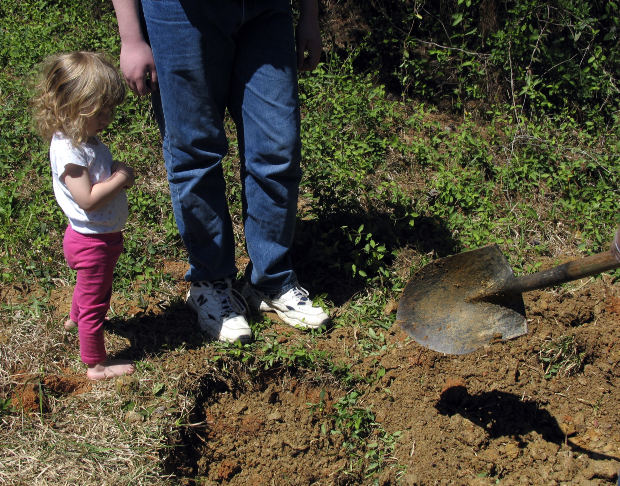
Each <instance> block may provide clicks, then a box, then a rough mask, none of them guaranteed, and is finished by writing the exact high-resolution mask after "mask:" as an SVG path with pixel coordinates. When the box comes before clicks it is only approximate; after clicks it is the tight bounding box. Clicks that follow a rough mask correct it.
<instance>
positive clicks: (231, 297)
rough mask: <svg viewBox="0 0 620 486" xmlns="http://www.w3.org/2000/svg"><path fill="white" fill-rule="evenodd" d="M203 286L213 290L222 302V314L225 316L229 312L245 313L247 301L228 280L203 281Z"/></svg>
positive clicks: (229, 313) (228, 314)
mask: <svg viewBox="0 0 620 486" xmlns="http://www.w3.org/2000/svg"><path fill="white" fill-rule="evenodd" d="M202 284H203V285H204V286H206V287H208V288H209V289H211V290H212V291H213V293H214V294H216V296H217V297H218V298H219V300H220V302H221V303H222V314H223V315H224V316H225V317H228V316H230V315H231V314H245V312H246V309H247V306H248V305H247V303H246V301H245V299H244V298H243V296H242V295H241V294H240V293H239V292H238V291H236V290H235V289H233V287H232V283H231V282H229V281H218V282H203V283H202Z"/></svg>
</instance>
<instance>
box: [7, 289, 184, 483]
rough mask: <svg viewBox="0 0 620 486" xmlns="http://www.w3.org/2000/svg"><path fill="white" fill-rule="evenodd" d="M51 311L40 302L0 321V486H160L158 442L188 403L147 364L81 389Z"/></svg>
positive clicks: (68, 338) (78, 370)
mask: <svg viewBox="0 0 620 486" xmlns="http://www.w3.org/2000/svg"><path fill="white" fill-rule="evenodd" d="M52 310H53V308H52V307H50V306H47V305H46V304H45V303H44V302H43V301H40V302H39V303H36V302H35V303H32V302H31V303H30V304H13V305H10V304H6V305H5V307H4V309H3V310H2V312H1V314H0V318H1V319H2V320H1V325H0V339H1V340H2V346H0V464H1V467H0V484H6V485H22V484H23V485H26V484H28V485H36V484H71V485H75V484H80V485H90V484H93V485H95V484H96V485H121V484H132V485H141V484H145V485H146V484H148V485H159V484H170V477H169V476H168V475H166V474H165V473H164V472H163V471H162V463H163V461H164V459H165V455H166V441H167V440H168V439H167V437H168V436H169V435H170V433H171V430H172V429H173V428H174V427H175V425H174V424H175V421H176V420H177V419H178V418H179V416H180V415H182V414H183V413H186V411H187V409H188V408H189V407H190V406H191V405H190V403H189V402H190V399H189V397H188V396H185V395H181V394H179V393H178V391H177V390H178V376H177V377H168V375H167V374H166V373H165V372H164V371H163V369H162V368H161V366H159V365H158V364H157V360H156V359H154V360H153V361H152V362H151V360H149V364H148V365H146V364H145V362H138V371H137V373H136V375H134V376H135V379H133V380H130V381H127V382H123V380H120V379H119V380H116V381H107V382H97V383H91V382H90V381H89V380H87V379H86V376H85V368H84V365H83V364H82V363H81V362H80V361H79V358H78V345H77V336H76V335H75V334H70V333H66V332H63V331H62V326H61V325H60V323H59V322H58V320H57V319H56V318H55V317H54V313H53V312H52ZM106 340H107V342H108V344H110V345H111V346H109V347H111V348H112V349H114V348H120V347H121V346H122V343H123V339H121V338H117V337H114V336H106ZM153 383H160V384H161V385H160V386H159V387H158V388H159V389H162V390H164V392H161V393H160V392H158V393H156V394H155V393H153V390H154V386H153ZM166 390H170V392H167V391H166Z"/></svg>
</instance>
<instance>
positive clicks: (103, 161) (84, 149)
mask: <svg viewBox="0 0 620 486" xmlns="http://www.w3.org/2000/svg"><path fill="white" fill-rule="evenodd" d="M50 163H51V166H52V182H53V186H54V195H55V196H56V201H58V204H59V205H60V207H61V208H62V210H63V211H64V213H65V214H66V215H67V218H69V224H71V227H72V228H73V229H74V230H75V231H77V232H78V233H83V234H93V233H115V232H117V231H121V230H122V229H123V227H124V226H125V222H126V221H127V214H128V209H127V194H126V193H125V191H124V190H123V191H120V192H119V193H118V194H117V195H116V196H115V197H114V199H112V200H110V201H109V202H108V203H107V204H106V205H105V206H102V207H100V208H99V209H96V210H94V211H88V212H86V211H84V210H83V209H82V208H80V206H78V204H77V203H76V202H75V201H74V200H73V197H72V196H71V193H70V192H69V189H68V188H67V186H66V184H65V181H64V174H65V170H66V166H67V164H75V165H80V166H82V167H86V168H88V174H89V176H90V182H91V184H96V183H98V182H102V181H104V180H106V179H107V178H108V177H110V176H111V175H112V164H113V163H114V161H113V160H112V154H111V153H110V151H109V150H108V147H106V146H105V145H104V144H103V143H101V142H100V141H99V139H95V143H92V144H91V143H90V142H89V143H84V144H82V145H80V146H79V147H76V146H75V145H73V144H72V143H71V141H70V140H69V139H68V138H65V137H64V136H63V135H62V134H60V133H56V134H55V135H54V137H53V138H52V142H51V144H50Z"/></svg>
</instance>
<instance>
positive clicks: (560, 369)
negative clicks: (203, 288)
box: [539, 336, 587, 379]
mask: <svg viewBox="0 0 620 486" xmlns="http://www.w3.org/2000/svg"><path fill="white" fill-rule="evenodd" d="M586 356H587V355H586V352H585V351H582V350H581V349H580V347H579V345H578V344H577V341H576V340H575V336H562V337H561V338H559V339H556V340H553V341H547V342H546V343H545V344H544V345H543V346H542V348H541V350H540V351H539V359H540V361H541V362H542V363H543V366H544V374H545V378H547V379H550V378H553V377H554V376H569V375H574V374H575V373H579V372H580V371H581V370H582V369H583V365H584V363H585V360H586Z"/></svg>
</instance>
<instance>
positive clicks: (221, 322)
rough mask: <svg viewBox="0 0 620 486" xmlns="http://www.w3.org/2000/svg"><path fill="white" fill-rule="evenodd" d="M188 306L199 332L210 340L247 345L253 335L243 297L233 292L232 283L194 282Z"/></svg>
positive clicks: (188, 298) (221, 281)
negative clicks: (194, 313)
mask: <svg viewBox="0 0 620 486" xmlns="http://www.w3.org/2000/svg"><path fill="white" fill-rule="evenodd" d="M187 304H188V305H189V306H190V307H191V308H192V309H193V310H194V311H195V312H196V314H197V315H198V324H199V325H200V328H201V329H202V330H203V331H205V332H206V333H208V334H209V335H210V336H211V337H214V338H216V339H219V340H220V341H226V342H229V343H232V342H234V341H242V342H247V341H249V340H250V339H251V338H252V331H251V330H250V326H249V325H248V321H246V319H245V316H244V314H245V311H246V305H245V302H244V300H243V297H242V296H241V295H240V294H239V292H237V291H236V290H234V289H233V288H232V282H231V280H230V279H226V280H217V281H214V282H206V281H203V282H192V285H191V287H190V288H189V291H188V292H187Z"/></svg>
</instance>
